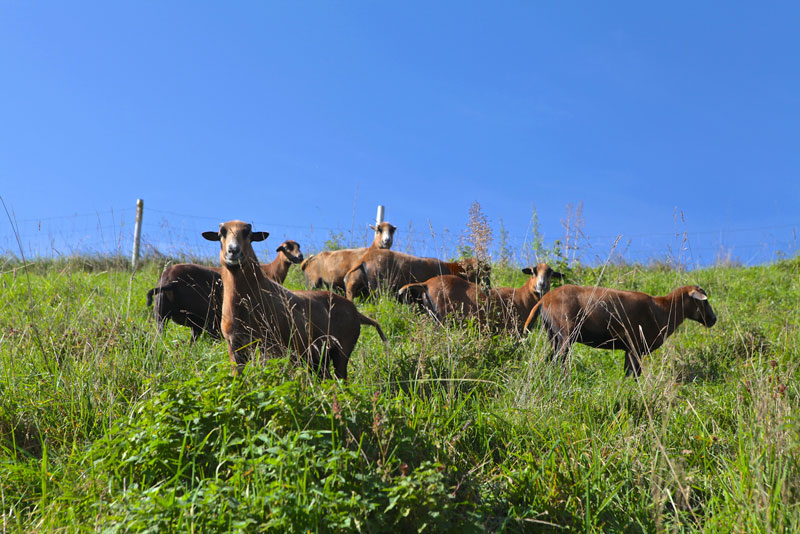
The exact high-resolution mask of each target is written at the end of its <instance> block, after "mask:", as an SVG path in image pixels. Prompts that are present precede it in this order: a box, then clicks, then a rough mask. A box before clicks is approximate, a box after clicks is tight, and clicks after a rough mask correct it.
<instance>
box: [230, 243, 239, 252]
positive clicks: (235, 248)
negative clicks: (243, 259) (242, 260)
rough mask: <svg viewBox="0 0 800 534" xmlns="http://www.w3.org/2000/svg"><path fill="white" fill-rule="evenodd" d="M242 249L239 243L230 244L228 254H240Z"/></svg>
mask: <svg viewBox="0 0 800 534" xmlns="http://www.w3.org/2000/svg"><path fill="white" fill-rule="evenodd" d="M240 250H241V249H240V248H239V245H238V244H237V243H230V244H228V254H238V253H239V251H240Z"/></svg>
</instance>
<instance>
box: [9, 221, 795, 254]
mask: <svg viewBox="0 0 800 534" xmlns="http://www.w3.org/2000/svg"><path fill="white" fill-rule="evenodd" d="M220 220H221V219H219V218H217V217H208V216H198V215H192V214H187V213H177V212H173V211H168V210H162V209H157V208H152V207H150V208H148V207H145V211H144V218H143V222H142V241H141V251H142V256H143V257H145V258H147V257H170V258H176V259H182V260H187V259H189V260H201V259H202V260H211V261H213V260H214V258H215V257H216V254H217V251H216V248H215V247H214V246H212V244H210V243H209V242H207V241H206V240H204V239H203V238H202V237H201V235H200V234H201V233H202V232H203V231H205V230H208V229H213V228H216V226H217V224H218V223H219V221H220ZM134 222H135V208H134V207H131V208H125V209H109V210H105V211H95V212H91V213H74V214H71V215H63V216H49V217H41V218H24V219H14V218H13V217H12V218H11V220H6V221H5V222H4V224H2V225H0V254H2V255H4V256H6V257H17V258H20V257H22V256H24V257H25V258H26V259H35V258H53V257H69V256H77V255H122V256H128V257H129V256H130V255H131V250H132V244H133V230H134ZM251 222H253V224H254V225H255V226H256V227H257V228H260V229H265V230H267V231H269V232H270V238H269V241H268V246H267V248H266V249H262V250H263V252H259V254H263V257H265V258H267V257H270V258H271V257H272V256H274V249H275V248H277V246H278V244H280V243H281V242H282V241H284V240H286V239H293V240H295V241H298V242H299V243H300V244H301V247H302V249H303V251H304V253H305V254H306V255H308V254H310V253H313V252H316V251H319V250H324V249H326V248H329V247H330V246H331V245H333V244H334V243H335V244H336V245H339V246H350V247H358V246H367V245H368V244H369V243H370V242H371V241H372V235H373V234H372V231H371V230H369V228H368V227H367V221H365V222H364V224H363V225H356V227H355V228H350V227H346V228H345V227H327V226H316V225H313V224H309V225H290V224H285V223H275V222H271V221H266V220H265V221H261V220H258V221H251ZM798 228H800V224H798V223H787V224H782V225H773V226H759V227H751V228H726V229H719V230H706V231H699V232H691V231H686V230H680V229H678V230H675V231H672V232H658V233H637V234H627V235H626V234H621V235H611V234H608V235H591V234H589V233H588V232H587V231H586V229H585V228H584V229H577V230H573V231H572V232H573V235H571V236H565V235H558V236H548V235H545V236H543V237H544V241H543V246H544V248H545V249H552V248H553V247H554V245H555V244H556V240H559V241H560V247H561V249H562V256H563V257H566V258H567V259H569V260H570V261H579V262H581V263H583V264H589V265H592V264H599V263H603V262H606V261H609V260H610V261H613V262H627V263H644V264H647V263H651V262H666V263H671V264H674V265H681V266H684V267H687V268H693V267H697V266H704V265H710V264H717V263H725V264H741V265H754V264H762V263H769V262H772V261H775V260H778V259H781V258H784V257H792V256H795V255H797V253H798ZM581 230H582V231H581ZM465 231H466V229H463V230H462V229H448V228H432V227H431V226H430V225H429V223H428V221H419V222H416V221H413V222H411V223H409V224H407V225H406V226H405V227H403V226H399V228H398V231H397V234H396V235H395V244H394V246H393V249H395V250H400V251H403V252H408V253H410V254H415V255H418V256H433V257H439V258H445V259H448V258H453V257H456V256H458V255H459V254H460V253H461V252H462V250H463V249H462V247H463V246H464V245H468V244H469V243H468V238H466V237H465V236H466V233H465ZM500 234H501V232H500V230H499V229H498V228H493V235H494V239H493V246H492V248H490V251H491V253H492V257H493V259H495V260H498V259H501V257H503V256H505V257H504V259H506V260H507V261H509V262H510V263H512V264H517V265H529V264H532V263H535V261H536V260H537V259H538V258H537V252H536V251H535V250H534V248H533V246H532V243H533V242H534V240H535V239H534V238H535V237H536V236H534V235H533V234H532V232H530V231H529V232H528V233H526V234H515V233H508V234H507V235H506V236H505V243H504V245H505V247H504V248H505V250H506V252H505V253H504V252H503V250H501V248H503V243H501V239H500ZM565 245H566V246H565Z"/></svg>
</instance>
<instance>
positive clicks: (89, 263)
mask: <svg viewBox="0 0 800 534" xmlns="http://www.w3.org/2000/svg"><path fill="white" fill-rule="evenodd" d="M161 267H162V266H161V265H158V264H156V263H155V262H153V263H150V264H147V265H145V267H144V269H143V270H141V271H140V272H138V273H136V275H135V276H132V275H131V274H130V273H129V272H128V271H126V270H125V269H124V263H122V262H120V261H119V260H116V259H103V258H99V259H97V258H94V259H92V258H85V259H80V258H78V259H72V260H68V261H67V260H64V261H42V262H38V263H35V264H33V265H31V266H29V267H28V268H27V269H26V268H23V266H22V265H20V264H18V263H14V262H7V263H5V264H4V265H3V266H2V274H1V275H0V285H1V287H0V505H1V506H0V509H1V510H2V517H1V518H0V528H2V531H3V532H6V531H10V532H13V531H37V532H41V531H54V530H67V531H73V530H76V531H97V530H108V531H110V532H117V531H119V532H122V531H129V530H130V531H139V530H148V531H152V532H170V531H174V532H215V531H220V532H228V531H247V532H253V531H262V530H263V531H269V532H304V531H308V530H310V531H321V532H325V531H330V532H350V531H353V532H356V531H360V532H386V531H400V532H415V531H425V532H446V531H458V532H465V531H466V532H469V531H476V532H478V531H489V532H550V531H552V532H562V531H581V532H614V531H617V532H654V531H670V532H672V531H681V532H693V531H708V532H797V531H800V506H799V505H798V503H800V449H798V447H799V446H800V418H799V416H800V411H798V395H799V394H800V391H798V375H799V374H800V373H799V372H798V362H800V354H799V351H800V349H799V348H798V347H800V333H798V332H799V331H798V327H800V311H798V304H797V303H798V302H800V260H798V259H793V260H787V261H782V262H779V263H777V264H774V265H770V266H763V267H753V268H709V269H703V270H698V271H692V272H688V273H687V272H679V271H674V270H669V269H664V268H643V267H639V266H606V267H602V268H595V269H579V270H576V271H574V272H570V273H569V276H568V281H569V282H571V283H578V284H594V283H599V284H600V285H604V286H610V287H618V288H625V289H637V290H642V291H646V292H649V293H653V294H665V293H666V292H668V291H669V290H670V289H672V288H673V287H675V286H677V285H682V284H686V283H696V284H698V285H701V286H702V287H704V288H705V289H706V290H707V291H708V293H709V298H710V301H711V304H712V306H713V307H714V309H715V311H716V313H717V315H718V317H719V322H718V323H717V325H716V326H714V327H713V328H712V329H706V328H704V327H702V326H700V325H699V324H697V323H694V322H691V321H687V322H686V323H685V324H684V325H683V326H681V328H680V329H679V330H678V332H677V333H676V334H675V335H674V336H672V337H671V338H670V339H669V340H668V341H667V342H666V343H665V345H664V346H663V347H662V348H661V349H659V350H658V351H657V352H656V353H655V354H654V355H652V356H651V357H649V358H648V359H646V360H645V362H644V369H645V370H644V373H643V375H642V377H641V378H640V379H639V380H638V381H636V380H632V379H626V378H625V377H624V372H623V354H622V353H621V352H611V351H602V350H594V349H588V348H586V347H583V346H580V345H576V346H575V347H574V350H573V352H572V355H571V359H570V361H569V364H568V366H567V368H566V369H563V368H561V367H559V366H554V365H552V364H550V363H549V362H548V359H547V356H548V352H549V351H548V343H547V341H546V337H545V336H544V334H543V333H542V332H541V330H540V328H539V327H537V328H536V330H535V332H534V333H533V334H532V335H530V336H529V337H527V338H526V339H518V338H514V337H511V336H492V335H491V334H488V333H485V332H483V331H482V329H481V328H480V325H475V324H466V325H463V324H462V325H455V324H453V325H448V326H446V327H444V328H441V327H437V326H434V325H433V324H432V323H431V321H430V320H428V319H427V318H425V317H422V316H420V315H419V314H417V313H416V312H415V311H414V310H413V309H411V308H410V307H408V306H405V305H401V304H399V303H397V302H395V301H394V300H392V299H390V298H380V299H377V300H374V301H369V302H361V303H359V307H360V308H361V309H362V311H364V313H366V314H367V315H370V316H371V317H373V318H375V319H377V320H379V321H380V323H381V324H382V326H383V328H384V331H385V332H386V334H387V335H388V336H389V338H390V340H389V343H388V345H387V346H384V345H383V344H382V343H381V342H380V340H379V339H378V337H377V335H376V334H375V332H374V330H373V329H371V328H364V329H363V330H362V336H361V340H360V341H359V344H358V346H357V348H356V350H355V352H354V353H353V357H352V359H351V362H350V367H349V371H350V376H351V379H350V381H349V382H348V383H347V384H343V383H340V382H337V381H334V380H329V381H324V382H320V381H319V380H316V379H314V378H312V377H311V376H310V375H309V373H308V372H307V370H306V369H304V368H296V367H293V366H292V365H291V364H290V363H289V362H288V360H281V359H278V360H270V361H268V362H261V363H258V364H255V365H249V366H248V367H247V369H246V371H245V373H243V375H242V376H239V377H236V378H234V377H231V375H230V365H229V363H228V358H227V353H226V351H225V348H224V344H223V343H219V342H215V341H213V340H211V339H209V338H206V337H204V338H202V339H201V340H200V341H199V342H198V343H197V344H195V345H190V344H189V337H190V335H189V330H188V329H186V328H183V327H178V326H176V325H174V323H170V324H169V326H168V327H167V329H166V332H165V334H164V336H163V337H159V336H157V335H156V329H155V326H154V323H153V321H152V319H151V316H150V310H148V309H147V308H146V307H145V298H144V295H145V292H146V291H147V289H149V288H150V287H152V286H153V285H154V284H155V281H156V280H157V278H158V275H159V272H160V269H161ZM494 278H495V285H497V286H499V285H521V284H522V282H523V281H524V275H522V274H521V273H518V272H516V271H515V270H512V269H503V268H501V267H496V269H495V277H494ZM287 285H289V286H290V287H293V288H300V287H301V278H300V274H299V272H298V271H297V270H296V269H293V270H292V272H291V273H290V278H289V281H288V284H287Z"/></svg>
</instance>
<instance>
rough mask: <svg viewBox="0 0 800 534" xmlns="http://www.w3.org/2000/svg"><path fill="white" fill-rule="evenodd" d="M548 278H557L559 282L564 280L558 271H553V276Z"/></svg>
mask: <svg viewBox="0 0 800 534" xmlns="http://www.w3.org/2000/svg"><path fill="white" fill-rule="evenodd" d="M550 276H552V277H553V278H558V279H559V280H563V278H564V275H563V274H561V273H560V272H558V271H553V274H551V275H550Z"/></svg>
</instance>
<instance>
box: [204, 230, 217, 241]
mask: <svg viewBox="0 0 800 534" xmlns="http://www.w3.org/2000/svg"><path fill="white" fill-rule="evenodd" d="M203 237H205V238H206V239H208V240H209V241H219V232H203Z"/></svg>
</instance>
